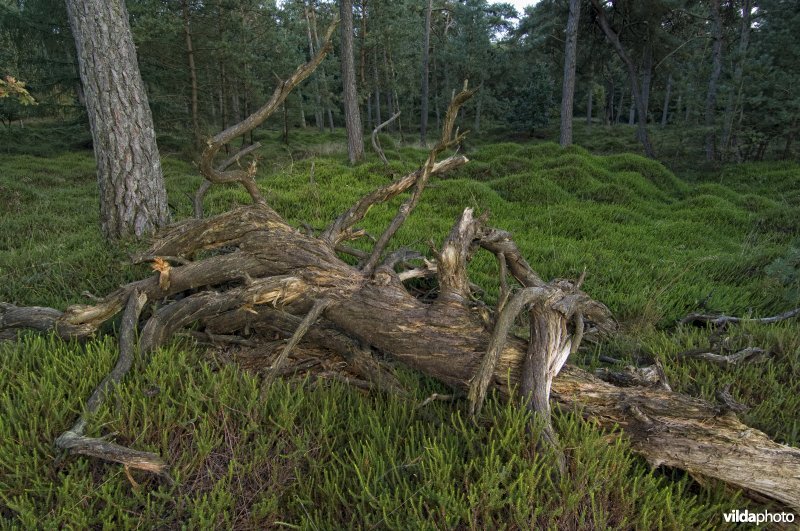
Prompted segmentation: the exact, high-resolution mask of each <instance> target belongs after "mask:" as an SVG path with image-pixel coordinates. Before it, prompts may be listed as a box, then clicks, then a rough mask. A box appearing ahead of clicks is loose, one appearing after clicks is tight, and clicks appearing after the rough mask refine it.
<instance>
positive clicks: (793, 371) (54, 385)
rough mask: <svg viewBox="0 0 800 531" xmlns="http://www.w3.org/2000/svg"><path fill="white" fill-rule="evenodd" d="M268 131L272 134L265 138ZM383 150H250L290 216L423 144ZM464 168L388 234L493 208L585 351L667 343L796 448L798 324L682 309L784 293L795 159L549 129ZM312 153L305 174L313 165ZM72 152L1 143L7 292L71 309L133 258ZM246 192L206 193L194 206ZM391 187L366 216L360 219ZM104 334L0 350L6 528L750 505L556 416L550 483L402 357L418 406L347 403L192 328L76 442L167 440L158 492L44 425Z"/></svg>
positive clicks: (694, 374)
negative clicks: (722, 353)
mask: <svg viewBox="0 0 800 531" xmlns="http://www.w3.org/2000/svg"><path fill="white" fill-rule="evenodd" d="M270 134H271V133H270ZM384 145H385V146H386V148H387V156H388V157H389V159H390V160H391V161H392V163H391V164H390V165H389V166H388V167H384V166H383V165H382V164H380V163H378V162H376V161H375V159H370V161H368V162H366V163H363V164H361V165H359V166H357V167H355V168H351V167H349V166H348V165H347V164H346V159H345V156H344V155H343V154H342V151H341V148H342V146H343V138H342V136H341V135H339V134H328V135H326V136H325V137H324V138H323V140H322V141H320V139H319V136H318V135H317V133H296V134H294V135H293V138H292V142H291V144H290V147H284V146H281V145H280V144H278V143H276V142H274V141H273V142H270V143H268V144H267V146H266V147H265V148H264V149H263V151H262V154H263V156H264V157H265V158H264V160H263V161H262V163H261V171H260V184H261V186H262V188H263V190H264V191H265V195H266V197H267V199H268V201H269V202H270V204H271V205H272V206H273V207H274V208H275V209H276V210H277V211H278V212H281V213H282V214H284V215H285V216H286V218H287V219H289V220H290V221H291V222H293V223H297V224H300V223H308V224H310V225H311V226H313V227H317V228H320V229H321V228H323V227H324V226H325V225H326V224H327V223H328V222H329V221H330V220H331V219H332V218H333V216H334V215H335V214H337V213H339V212H340V211H341V210H342V209H343V208H345V207H346V206H347V205H349V204H351V203H352V202H353V201H354V200H355V199H356V198H357V197H359V196H360V195H361V194H363V193H364V192H365V191H367V190H370V189H372V188H374V187H375V186H378V185H380V184H383V183H386V182H388V181H389V180H390V179H391V178H393V177H395V176H398V175H400V174H402V173H404V172H406V171H408V170H410V169H413V168H415V167H416V166H417V165H418V164H419V162H420V161H421V160H422V159H423V158H424V152H422V151H420V150H419V149H418V148H415V147H408V146H403V145H399V144H397V143H395V142H394V141H393V140H392V139H391V138H389V137H386V138H385V139H384ZM467 155H468V156H469V157H470V158H471V159H472V162H471V163H470V164H469V165H468V166H466V167H465V168H463V169H462V170H460V171H458V172H456V173H454V174H451V175H449V176H447V177H446V178H443V179H438V180H435V181H434V182H433V183H431V185H430V187H429V189H428V190H427V191H426V192H425V197H424V199H423V202H422V204H421V205H420V206H419V208H418V209H417V210H416V211H415V213H414V214H413V215H412V217H411V218H410V219H409V220H408V222H407V224H406V225H405V226H404V227H403V229H402V230H401V231H400V232H399V233H398V235H397V237H396V242H395V243H396V245H407V246H412V247H415V248H417V249H419V250H421V251H426V249H427V247H428V240H429V239H430V238H433V239H434V240H436V241H438V242H441V240H442V239H443V238H444V236H445V235H446V233H447V231H448V230H449V228H450V226H451V225H452V223H453V221H454V220H455V218H456V216H457V215H458V214H459V213H460V211H461V210H462V209H463V208H464V207H467V206H471V207H475V208H477V209H478V210H479V211H487V210H488V211H490V212H491V218H490V224H492V225H493V226H498V227H502V228H505V229H508V230H510V231H512V232H513V233H514V235H515V238H516V240H517V242H518V243H519V244H520V247H521V248H522V250H523V253H524V254H525V255H526V256H527V257H528V258H529V260H530V261H531V264H532V265H533V267H534V269H536V270H537V271H538V272H539V273H540V274H541V275H543V276H544V277H547V278H550V277H554V276H560V277H565V276H566V277H577V276H578V275H579V274H580V273H581V271H582V270H583V269H584V268H586V269H587V272H588V275H587V279H586V283H585V289H586V291H587V292H589V293H590V294H591V295H592V296H594V297H595V298H597V299H599V300H601V301H604V302H605V303H607V304H608V305H609V307H610V308H611V309H612V311H613V312H614V313H615V315H616V316H617V318H618V319H619V320H620V323H621V332H620V334H619V335H618V336H617V337H615V338H613V339H611V340H608V341H606V342H605V343H603V344H600V345H587V347H586V348H585V349H583V350H582V351H581V352H579V353H578V355H576V357H575V359H574V360H573V361H574V362H576V363H580V364H582V365H584V366H587V367H589V368H593V367H596V366H597V365H598V364H599V361H598V359H599V356H600V355H601V354H605V355H609V356H612V357H615V358H618V359H622V360H625V361H630V360H636V359H642V358H649V359H659V360H661V362H662V363H663V364H664V365H665V368H666V370H667V374H668V376H669V379H670V383H671V384H672V385H673V387H674V388H676V389H677V390H680V391H683V392H687V393H689V394H692V395H695V396H702V397H704V398H706V399H709V400H712V401H713V400H715V399H714V394H715V392H716V391H717V390H719V389H721V388H722V387H724V386H725V385H726V384H728V383H731V384H732V388H731V392H732V394H733V396H734V397H735V398H737V399H738V400H740V401H741V402H743V403H745V404H748V405H750V406H752V409H751V411H750V412H749V413H748V414H746V415H745V416H744V420H745V421H746V422H747V423H749V424H751V425H753V426H756V427H758V428H760V429H762V430H764V431H766V432H767V433H769V434H770V435H771V436H772V437H774V438H776V439H778V440H780V441H782V442H785V443H788V444H793V445H800V334H798V325H797V322H796V321H795V322H786V323H783V324H780V325H774V326H763V325H762V326H752V325H751V326H741V327H735V328H733V329H731V330H730V331H728V332H727V334H726V336H725V337H717V338H711V337H710V334H709V331H707V330H697V329H689V328H676V327H674V322H675V320H676V319H677V318H678V317H680V316H682V315H684V314H686V313H689V312H692V311H696V310H699V309H702V310H703V311H720V312H725V313H728V314H737V315H740V314H752V315H759V316H760V315H767V314H772V313H776V312H779V311H782V310H785V309H788V308H790V307H794V306H797V305H798V303H799V302H800V301H798V295H797V294H798V282H799V281H798V274H797V255H798V250H797V248H798V240H797V239H798V237H800V221H799V220H800V192H798V190H800V166H798V165H796V164H789V163H758V164H748V165H741V166H736V167H728V168H723V169H721V170H719V171H715V172H713V173H711V172H694V173H693V174H692V175H691V178H689V179H680V178H678V177H676V176H675V175H674V174H673V173H671V172H670V171H668V170H667V169H665V168H664V167H663V166H661V165H660V164H658V163H656V162H653V161H650V160H646V159H644V158H641V157H639V156H636V155H629V154H622V155H619V154H618V155H610V156H595V155H590V154H589V153H588V152H587V151H586V150H584V149H582V148H578V147H572V148H569V149H566V150H562V149H561V148H559V147H558V146H556V145H554V144H548V143H544V144H541V143H539V144H516V143H501V144H486V145H474V146H473V147H471V148H470V147H469V146H468V152H467ZM312 167H313V182H312V181H311V179H310V176H311V173H312ZM164 168H165V174H166V177H167V183H168V189H169V196H170V205H171V208H172V209H173V215H174V216H175V217H176V218H184V217H187V216H188V215H190V201H189V200H188V199H187V197H186V195H185V194H187V193H192V192H193V191H194V189H195V188H196V187H197V186H198V185H199V183H200V178H199V177H198V175H197V172H196V171H195V169H194V168H193V167H192V166H191V165H190V164H188V163H186V162H182V161H180V160H177V159H174V158H170V157H166V158H165V160H164ZM95 187H96V185H95V177H94V166H93V161H92V157H91V153H90V152H86V151H84V152H72V153H63V154H60V155H53V156H49V157H46V158H45V157H35V156H31V155H12V156H6V157H4V158H2V159H0V301H8V302H14V303H18V304H27V305H46V306H55V307H64V306H66V305H67V304H71V303H78V302H80V303H85V302H87V300H86V298H85V297H84V296H82V295H81V293H82V292H83V291H89V292H91V293H94V294H97V295H101V294H104V293H106V292H108V291H110V290H112V289H114V288H115V287H116V286H118V285H119V284H121V283H124V282H126V281H129V280H132V279H135V278H141V277H142V276H144V275H147V274H149V273H148V271H147V269H146V268H143V267H139V268H136V267H132V266H129V265H128V264H127V262H126V260H127V257H126V253H127V252H128V251H130V250H131V248H132V247H133V244H129V245H128V246H127V247H123V248H121V249H120V248H114V247H110V246H108V245H106V244H105V243H103V241H102V240H101V238H100V234H99V228H98V223H97V211H98V207H97V193H96V189H95ZM240 202H246V196H245V195H244V194H243V193H242V191H240V190H238V189H236V188H233V187H231V188H218V189H214V190H212V192H211V193H210V194H209V196H208V198H207V201H206V210H207V212H208V213H215V212H221V211H224V210H226V209H228V208H231V207H232V206H234V205H235V204H237V203H240ZM396 206H397V202H395V203H393V204H390V205H384V206H377V207H375V208H373V209H372V211H371V212H370V216H369V218H368V220H367V223H366V224H365V227H366V228H367V229H368V230H371V231H372V232H377V231H379V230H380V227H382V226H384V225H385V224H386V223H387V222H388V220H389V219H390V218H391V216H392V215H393V213H394V209H395V208H396ZM470 267H471V273H472V275H473V281H474V282H476V283H477V284H479V285H481V286H482V287H484V289H485V290H486V292H485V294H484V297H485V299H486V300H487V301H489V302H492V301H493V300H494V298H495V297H496V294H497V286H496V282H497V280H496V265H495V262H494V260H493V258H492V257H490V256H488V255H484V254H478V255H477V256H476V258H475V260H474V261H473V263H472V264H471V266H470ZM712 339H714V340H716V341H718V342H722V341H725V342H726V344H727V345H728V346H730V347H731V348H735V347H739V346H750V345H753V346H759V347H762V348H766V349H769V350H770V352H771V355H770V356H769V358H768V360H767V361H764V362H762V363H757V364H751V365H746V366H736V367H730V368H721V367H718V366H712V365H710V364H708V363H707V362H702V361H691V360H687V359H685V358H681V357H679V353H680V352H681V351H683V350H686V349H688V348H693V347H698V346H700V347H703V346H710V342H711V341H712ZM115 348H116V347H115V344H114V341H113V339H112V338H111V337H110V336H103V337H99V338H98V339H96V340H93V341H90V342H88V343H86V344H84V345H81V344H70V343H64V342H61V341H59V340H56V339H54V338H43V337H36V336H28V337H26V338H24V339H22V340H21V341H20V342H18V343H10V344H4V345H2V346H0V412H2V413H0V518H2V520H0V525H3V526H5V525H11V526H15V525H16V526H21V527H47V528H50V527H56V526H67V527H75V528H84V527H90V526H100V525H104V524H105V525H111V526H113V527H122V528H127V527H173V526H181V525H183V526H186V527H188V528H195V527H198V528H205V527H211V526H223V527H231V526H236V527H262V526H274V527H280V526H286V527H295V526H297V527H301V528H310V529H325V528H349V527H363V528H386V527H389V528H398V529H417V528H451V527H472V528H494V527H511V528H530V527H536V528H541V527H552V528H578V527H580V528H587V527H591V528H607V527H611V528H626V527H627V528H659V527H660V528H668V529H677V528H704V527H711V526H720V525H723V524H722V523H721V518H722V516H721V515H722V513H723V512H726V511H729V510H731V509H734V508H744V507H745V506H747V504H748V503H750V502H747V501H745V500H744V499H742V498H741V495H740V494H738V493H735V492H732V491H730V490H726V489H725V488H723V487H721V486H719V485H714V484H711V485H706V486H705V487H700V486H698V485H697V484H696V483H694V482H692V481H691V480H690V479H689V478H688V477H686V476H684V475H682V474H680V473H676V472H674V471H669V470H655V471H650V470H648V468H647V466H646V464H645V463H644V462H643V461H641V460H640V459H638V458H636V457H634V456H633V455H632V454H631V453H630V451H629V448H628V447H627V445H626V444H625V442H624V441H621V440H619V439H614V438H609V437H607V436H606V435H604V434H603V433H600V432H598V431H597V430H596V429H595V428H593V427H592V425H591V424H589V423H586V422H584V421H582V420H580V419H579V417H578V416H577V415H576V414H574V413H569V412H565V413H561V414H559V415H557V416H556V422H557V429H558V431H559V433H560V434H561V436H562V439H563V441H564V443H565V445H566V447H567V448H568V455H569V456H570V458H571V460H570V463H571V464H570V474H569V475H568V477H567V478H565V479H563V480H561V481H559V482H555V483H554V482H553V480H551V479H550V478H551V473H552V471H553V467H552V462H551V460H550V459H549V458H548V456H547V455H537V454H535V452H533V451H532V450H531V446H530V444H529V443H528V442H527V441H528V439H527V438H526V436H525V433H524V432H525V430H524V425H525V422H526V420H527V419H526V418H525V415H524V414H523V413H522V412H520V411H518V410H517V409H515V408H513V407H509V406H507V405H503V404H500V403H497V402H494V401H493V402H492V403H491V405H490V406H489V408H488V411H486V412H485V413H484V414H483V415H482V417H481V418H480V419H479V421H478V423H477V425H475V424H473V423H472V421H468V420H467V419H466V417H465V415H464V412H463V411H464V408H463V407H462V406H461V405H460V404H459V403H455V404H450V403H433V404H431V405H429V406H426V407H425V408H424V409H419V410H417V409H415V407H414V406H415V404H416V403H418V402H419V401H421V400H422V399H423V398H424V397H426V396H428V395H429V394H430V393H431V392H434V391H442V388H441V387H440V386H439V385H438V384H437V383H436V382H433V381H430V380H428V379H425V378H420V377H419V376H418V375H416V374H414V373H411V372H409V371H406V370H404V369H402V368H398V373H399V375H400V377H401V379H402V380H403V381H404V382H405V383H406V384H407V386H408V387H409V388H410V389H411V390H412V394H413V396H414V399H412V400H403V399H399V398H397V397H392V396H385V395H380V394H377V395H370V396H366V395H362V394H361V393H360V392H358V391H357V390H354V389H352V388H348V387H344V386H343V385H341V384H338V383H321V382H311V381H307V380H300V381H292V382H288V383H287V382H277V383H275V384H273V385H271V386H262V384H261V380H260V377H259V376H258V375H256V374H252V373H247V372H245V371H242V370H240V369H238V368H237V367H234V366H231V365H225V364H223V363H221V362H219V361H218V360H215V359H213V358H211V357H210V356H209V355H207V354H204V353H203V352H201V351H199V350H198V349H196V348H194V347H193V346H192V345H191V344H189V343H187V342H185V341H177V342H175V343H174V344H173V345H171V346H169V347H167V348H164V349H161V350H160V351H158V352H157V353H155V354H154V355H153V356H152V358H151V359H149V360H146V361H145V360H139V361H138V362H137V365H136V367H135V368H134V371H133V372H132V374H131V376H129V377H128V378H127V379H126V380H125V382H124V383H123V385H121V386H120V387H119V389H118V391H117V392H116V393H115V395H114V397H113V398H112V399H111V400H109V401H108V404H107V405H106V407H104V408H103V409H102V410H101V412H100V413H99V414H98V415H97V416H96V417H95V418H94V419H93V421H92V423H91V427H90V430H91V432H90V433H89V435H98V436H99V435H103V434H108V433H116V435H115V440H117V441H118V442H120V443H122V444H129V445H132V446H134V447H136V448H138V449H143V450H151V451H155V452H158V453H160V454H161V455H163V456H164V457H165V458H166V459H167V461H168V462H170V463H171V464H172V466H173V474H174V477H175V479H176V485H175V486H168V485H165V484H161V483H160V482H159V481H157V480H155V479H152V478H146V477H144V476H138V475H137V476H136V479H137V481H139V482H140V483H141V485H140V486H138V487H135V486H133V485H132V484H131V483H130V482H129V481H128V479H126V476H125V474H124V472H123V471H122V470H121V469H120V468H119V467H117V466H115V465H106V464H103V463H98V462H94V461H89V460H86V459H83V458H73V457H66V458H63V459H61V458H60V457H61V456H57V455H56V452H55V451H54V448H53V445H52V441H53V439H54V438H55V437H56V436H57V435H58V434H59V433H60V432H61V431H63V430H64V429H65V428H66V427H68V426H69V425H70V424H71V422H72V421H73V420H74V419H75V417H76V416H77V415H78V413H79V411H80V408H81V407H82V404H83V402H84V400H85V399H86V397H87V396H88V395H89V393H90V392H91V389H92V388H93V387H94V385H96V383H97V382H98V381H99V380H100V379H101V378H102V376H103V374H105V372H106V371H107V370H108V369H109V368H110V367H111V365H112V364H113V362H114V357H115Z"/></svg>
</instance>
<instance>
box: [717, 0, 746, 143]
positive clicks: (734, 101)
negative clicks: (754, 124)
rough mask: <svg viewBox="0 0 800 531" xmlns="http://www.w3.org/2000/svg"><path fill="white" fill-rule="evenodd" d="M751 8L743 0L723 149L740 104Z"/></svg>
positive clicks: (729, 141) (728, 138) (723, 129)
mask: <svg viewBox="0 0 800 531" xmlns="http://www.w3.org/2000/svg"><path fill="white" fill-rule="evenodd" d="M752 10H753V9H752V0H744V2H743V6H742V28H741V31H740V33H739V53H738V55H739V56H738V58H737V61H736V68H735V69H734V71H733V89H732V90H731V94H730V97H729V98H728V105H727V107H726V108H725V123H724V125H723V128H722V141H721V146H722V149H723V150H727V149H729V148H730V144H731V135H732V132H733V119H734V116H735V115H736V109H738V108H740V107H741V105H742V79H743V77H744V63H745V59H746V57H747V47H748V46H749V44H750V25H751V11H752Z"/></svg>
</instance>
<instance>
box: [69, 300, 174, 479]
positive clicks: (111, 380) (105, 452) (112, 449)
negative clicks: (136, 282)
mask: <svg viewBox="0 0 800 531" xmlns="http://www.w3.org/2000/svg"><path fill="white" fill-rule="evenodd" d="M146 301H147V296H146V295H144V294H142V293H139V292H138V291H136V290H134V291H133V292H132V293H131V295H130V297H129V299H128V304H127V307H126V308H125V313H124V315H123V316H122V325H121V327H120V336H119V358H118V359H117V363H116V365H114V368H113V369H111V372H110V373H109V374H108V375H107V376H106V377H105V378H103V381H102V382H100V384H99V385H98V386H97V388H96V389H95V390H94V392H93V393H92V396H91V397H89V400H88V401H87V402H86V408H85V411H84V413H83V414H82V415H81V416H80V417H79V418H78V420H77V421H76V422H75V424H74V425H73V426H72V427H71V428H70V429H68V430H67V431H65V432H64V433H62V434H61V435H59V436H58V438H57V439H56V441H55V445H56V447H57V448H61V449H62V450H67V451H69V452H71V453H73V454H82V455H88V456H90V457H97V458H99V459H103V460H106V461H113V462H116V463H120V464H122V465H124V466H125V468H126V470H127V469H128V468H134V469H139V470H144V471H147V472H151V473H154V474H157V475H160V476H163V477H165V478H167V479H169V472H168V470H169V467H168V466H167V464H166V463H165V462H164V461H163V460H162V459H161V458H160V457H159V456H158V455H156V454H154V453H151V452H142V451H139V450H133V449H131V448H127V447H125V446H121V445H119V444H115V443H112V442H108V441H106V440H105V439H98V438H95V437H86V436H84V435H83V432H84V430H85V429H86V423H87V421H88V417H89V416H90V415H93V414H94V413H96V412H97V410H98V409H99V408H100V406H101V405H102V404H103V401H104V400H105V398H106V396H107V395H108V393H109V391H110V390H111V388H112V387H113V386H115V385H117V384H118V383H119V382H120V381H121V380H122V378H123V377H124V376H125V375H126V374H127V373H128V371H129V370H130V368H131V365H132V363H133V357H134V354H135V352H136V323H137V321H138V320H139V314H140V313H141V311H142V308H143V307H144V304H145V302H146Z"/></svg>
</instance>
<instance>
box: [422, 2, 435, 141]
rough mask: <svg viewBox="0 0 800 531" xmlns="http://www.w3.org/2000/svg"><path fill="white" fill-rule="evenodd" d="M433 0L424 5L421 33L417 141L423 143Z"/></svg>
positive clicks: (426, 115)
mask: <svg viewBox="0 0 800 531" xmlns="http://www.w3.org/2000/svg"><path fill="white" fill-rule="evenodd" d="M432 10H433V0H428V3H427V5H426V7H425V27H424V28H423V33H422V84H421V86H420V91H419V94H420V117H419V143H420V144H421V145H423V146H424V145H425V144H426V143H427V140H428V63H429V59H430V48H431V12H432Z"/></svg>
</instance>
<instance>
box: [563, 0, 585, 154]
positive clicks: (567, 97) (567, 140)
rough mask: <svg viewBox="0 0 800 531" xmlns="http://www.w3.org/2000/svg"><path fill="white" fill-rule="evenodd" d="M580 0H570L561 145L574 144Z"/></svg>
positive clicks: (565, 48) (565, 51)
mask: <svg viewBox="0 0 800 531" xmlns="http://www.w3.org/2000/svg"><path fill="white" fill-rule="evenodd" d="M580 14H581V3H580V0H569V17H568V18H567V34H566V43H565V45H564V46H565V47H564V82H563V84H562V86H561V137H560V143H561V147H566V146H568V145H570V144H572V105H573V98H574V97H575V61H576V56H577V50H578V19H579V18H580Z"/></svg>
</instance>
